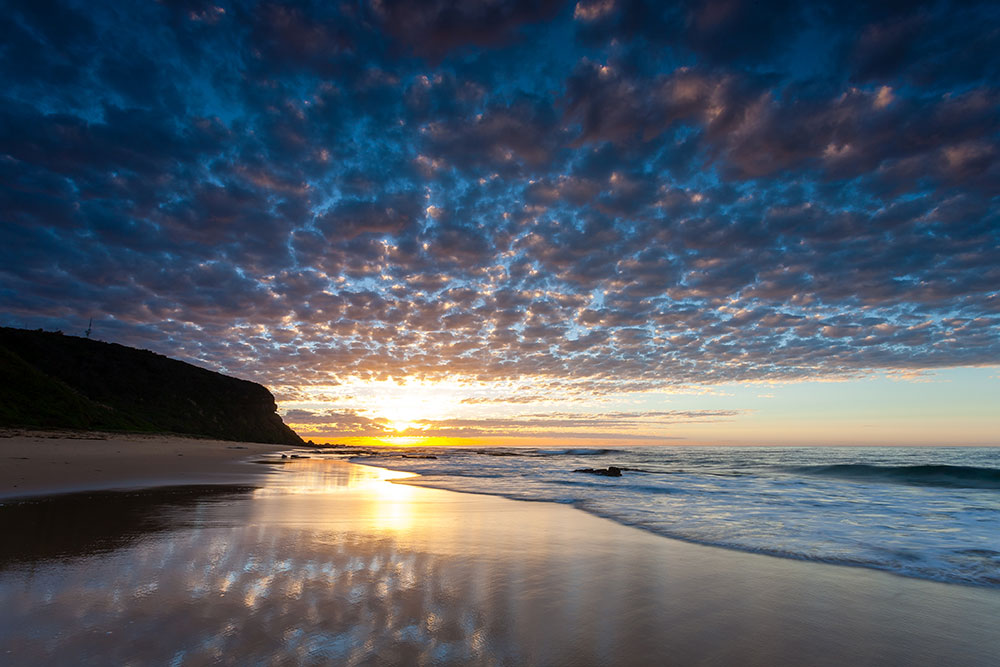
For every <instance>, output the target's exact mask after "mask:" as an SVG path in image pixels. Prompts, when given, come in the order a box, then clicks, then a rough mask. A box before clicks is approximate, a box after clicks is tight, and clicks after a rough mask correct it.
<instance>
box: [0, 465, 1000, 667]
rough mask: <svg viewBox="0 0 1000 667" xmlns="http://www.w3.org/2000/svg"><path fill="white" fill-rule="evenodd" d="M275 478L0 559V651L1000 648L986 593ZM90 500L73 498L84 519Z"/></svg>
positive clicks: (525, 509)
mask: <svg viewBox="0 0 1000 667" xmlns="http://www.w3.org/2000/svg"><path fill="white" fill-rule="evenodd" d="M258 467H259V468H264V469H271V468H270V467H267V466H258ZM275 470H276V472H275V473H274V474H271V475H264V476H262V477H260V478H259V479H260V481H261V482H262V483H263V486H261V487H260V488H258V489H257V490H255V491H253V492H250V493H246V492H244V493H241V494H228V495H227V494H216V495H214V496H204V497H199V498H197V499H196V500H194V501H190V500H184V501H183V502H178V501H176V500H174V499H172V498H170V497H161V496H162V494H156V493H153V494H152V495H150V496H149V501H148V502H149V505H148V507H147V509H146V513H147V514H148V515H149V516H151V517H155V518H156V529H155V530H153V531H151V530H147V529H145V528H143V526H144V524H145V523H146V522H144V520H143V513H142V510H141V502H142V494H136V495H134V496H133V505H132V507H131V508H130V509H129V514H128V516H129V517H130V521H128V522H121V523H120V524H119V528H120V532H121V533H122V534H121V535H118V536H115V537H114V539H111V537H110V536H107V535H105V536H104V541H103V544H105V545H108V544H110V545H111V546H110V547H107V548H104V549H102V550H101V551H99V552H95V551H93V550H92V547H90V546H88V545H87V544H81V545H80V546H79V549H78V551H77V552H72V551H67V552H66V553H64V554H63V556H62V557H60V558H55V559H53V558H36V559H35V560H34V561H33V562H31V563H26V562H24V561H23V560H22V561H16V564H15V565H12V566H7V567H5V566H4V565H3V564H0V597H2V599H3V600H4V605H3V606H2V608H0V655H6V656H7V657H8V659H12V660H13V661H14V664H38V663H46V664H66V663H69V662H77V661H79V660H81V659H89V660H99V661H100V662H103V663H106V664H125V663H128V662H130V661H139V662H146V663H157V664H166V663H170V662H171V661H174V662H179V663H181V664H205V663H210V662H216V661H222V662H234V663H246V662H248V661H249V662H255V661H257V662H269V661H275V662H279V663H289V664H331V663H332V664H359V663H371V662H379V663H384V664H426V663H435V664H581V665H588V664H602V665H605V664H608V665H614V664H662V663H664V661H666V662H672V663H676V664H692V663H698V664H705V663H711V664H757V665H765V664H768V665H769V664H813V665H815V664H830V665H843V664H935V663H937V664H944V663H948V664H964V665H976V664H990V662H991V661H992V660H993V659H994V656H995V655H997V654H1000V637H998V635H997V634H996V632H995V627H994V620H995V618H996V615H997V613H998V611H1000V600H998V595H997V592H996V591H994V590H989V589H979V588H972V587H963V586H951V585H944V584H937V583H934V582H928V581H920V580H915V579H904V578H901V577H896V576H892V575H889V574H886V573H882V572H875V571H868V570H860V569H854V568H843V567H833V566H827V565H822V564H817V563H805V562H798V561H791V560H784V559H777V558H771V557H767V556H758V555H752V554H745V553H737V552H732V551H726V550H723V549H717V548H711V547H701V546H697V545H692V544H687V543H682V542H677V541H674V540H669V539H665V538H662V537H658V536H655V535H652V534H649V533H646V532H643V531H640V530H637V529H634V528H630V527H626V526H622V525H619V524H616V523H612V522H610V521H606V520H604V519H600V518H597V517H594V516H591V515H589V514H586V513H584V512H580V511H578V510H576V509H574V508H572V507H568V506H565V505H558V504H551V503H525V502H518V501H512V500H506V499H502V498H496V497H492V496H483V495H471V494H460V493H454V492H450V491H443V490H437V489H428V488H422V487H417V486H413V485H407V484H396V483H393V482H392V480H393V479H395V478H397V477H400V476H402V475H405V473H396V472H390V471H386V470H382V469H379V468H372V467H368V466H359V465H352V464H348V463H343V462H339V461H324V460H318V459H306V460H301V459H298V460H292V461H291V462H290V463H288V464H286V465H283V466H280V467H278V468H276V469H275ZM105 501H106V499H105ZM105 501H101V502H105ZM88 502H92V501H88V500H87V498H86V497H85V496H84V497H81V498H79V499H76V500H74V502H73V504H74V506H75V507H76V508H77V515H79V514H80V513H83V514H86V513H87V511H88V510H87V507H88V506H87V503H88ZM14 505H15V509H16V506H17V504H16V503H15V504H14ZM10 507H11V506H10V505H8V509H9V508H10ZM93 509H94V510H97V509H98V505H96V504H95V505H93ZM78 518H79V516H76V518H73V517H70V520H72V521H75V520H77V519H78ZM50 520H51V521H53V522H55V523H53V524H52V525H50V526H49V529H52V530H59V529H60V527H59V525H58V517H50ZM22 525H25V524H24V523H22ZM43 599H44V600H45V604H41V603H40V601H41V600H43Z"/></svg>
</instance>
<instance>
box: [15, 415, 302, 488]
mask: <svg viewBox="0 0 1000 667" xmlns="http://www.w3.org/2000/svg"><path fill="white" fill-rule="evenodd" d="M296 449H299V448H297V447H294V446H289V445H276V444H270V443H259V442H234V441H228V440H213V439H207V438H197V437H191V436H182V435H173V434H155V433H151V434H146V433H105V432H96V431H45V430H37V431H35V430H13V429H9V430H5V431H2V432H0V462H2V463H0V500H13V499H19V498H30V497H37V496H53V495H61V494H65V493H75V492H80V491H112V490H125V489H142V488H156V487H164V486H189V485H201V484H205V485H227V484H229V485H240V484H243V485H252V484H257V483H259V482H260V481H261V480H262V478H263V476H265V475H268V474H271V473H273V469H272V467H271V466H264V465H254V464H253V463H252V459H253V458H254V457H260V456H263V455H266V454H277V453H280V452H283V451H292V450H296Z"/></svg>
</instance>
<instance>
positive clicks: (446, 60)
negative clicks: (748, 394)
mask: <svg viewBox="0 0 1000 667" xmlns="http://www.w3.org/2000/svg"><path fill="white" fill-rule="evenodd" d="M56 5H57V7H56V9H54V10H53V11H41V10H39V9H38V7H36V6H35V5H31V4H30V3H29V4H24V3H20V4H16V5H14V6H12V7H11V8H10V11H9V12H7V13H6V14H5V16H4V17H2V19H0V21H2V27H0V29H2V30H3V34H4V36H5V40H4V44H5V48H4V49H3V50H2V51H0V71H2V72H3V75H4V80H5V81H6V82H8V85H7V86H6V88H5V90H4V91H3V100H2V101H3V104H2V105H0V182H2V186H0V211H2V216H3V217H2V224H0V320H2V323H3V324H7V325H16V326H26V327H31V328H37V327H47V328H51V329H62V330H64V331H82V330H83V329H84V328H85V324H86V322H87V321H88V320H89V318H90V317H94V320H95V324H94V331H95V335H96V336H97V337H99V338H104V339H108V340H114V341H118V342H122V343H126V344H133V345H139V346H141V347H146V348H150V349H154V350H156V351H158V352H161V353H164V354H169V355H173V356H180V357H182V358H185V359H190V360H194V361H197V362H198V363H201V364H203V365H206V366H209V367H213V368H218V369H223V370H226V371H227V372H230V373H235V374H238V375H241V376H244V377H248V378H253V379H257V380H260V381H263V382H265V383H267V384H270V385H276V386H285V387H293V386H298V385H312V384H315V385H320V384H324V383H325V384H336V383H338V382H346V381H348V380H350V379H360V380H365V379H387V378H390V377H391V378H402V377H412V378H421V379H427V380H433V379H451V378H458V379H460V380H466V381H469V382H483V383H490V382H514V381H517V382H523V383H524V386H529V385H530V387H531V389H530V390H529V391H526V392H525V396H539V397H559V398H563V399H564V398H566V397H575V396H585V395H590V396H611V395H620V394H622V393H627V392H641V391H650V390H655V389H664V388H676V387H683V386H708V385H712V384H718V383H728V382H742V381H792V380H799V379H804V378H843V377H854V376H857V375H861V374H865V373H872V372H881V371H890V372H899V373H908V372H911V371H919V370H920V369H933V368H940V367H948V366H957V365H988V364H995V363H997V362H998V360H1000V335H998V332H1000V294H998V292H997V285H1000V269H998V267H1000V250H998V249H1000V217H998V211H997V204H996V201H997V200H996V196H997V194H998V192H997V184H998V183H1000V160H998V157H1000V149H998V140H1000V124H998V118H1000V115H998V114H997V113H996V111H997V107H998V105H1000V97H998V92H997V91H998V82H1000V74H998V69H997V62H998V61H997V57H996V56H995V55H994V54H997V53H1000V49H997V48H991V47H992V46H994V45H995V42H996V39H997V31H996V30H995V29H994V28H993V27H992V26H993V25H996V21H995V20H992V19H993V18H995V15H996V8H995V7H994V6H992V5H991V4H990V3H963V4H961V5H957V4H956V5H952V4H950V3H943V4H942V3H916V4H912V5H907V6H902V5H884V6H879V7H875V6H865V7H861V6H858V7H852V8H848V9H844V10H843V11H837V12H831V11H830V8H831V6H832V5H829V4H827V3H806V4H805V5H802V4H794V5H793V4H790V3H785V2H775V3H767V4H766V5H765V6H761V5H759V4H753V3H746V2H709V1H705V2H685V3H672V4H669V5H664V4H662V3H645V2H627V1H625V0H616V1H615V2H580V3H565V4H559V3H552V4H546V3H543V4H541V5H538V4H537V3H519V2H491V3H485V4H482V3H480V4H473V5H470V4H464V3H449V2H437V3H430V4H427V5H420V6H416V5H412V4H400V3H390V2H379V3H367V4H362V5H356V4H351V3H347V4H340V5H329V4H328V3H294V4H291V3H280V2H262V3H256V2H226V3H219V4H218V5H216V4H212V3H198V2H194V3H192V2H182V3H148V4H143V5H137V6H135V7H129V8H128V9H126V10H122V9H121V8H116V9H115V11H108V6H106V5H104V4H101V3H97V4H96V5H94V4H86V5H84V4H82V3H78V2H70V1H68V0H67V1H64V2H58V3H56ZM529 5H530V6H529ZM838 7H839V5H838ZM151 26H155V27H156V29H155V30H154V29H153V28H152V27H151ZM964 45H971V46H970V48H969V49H963V48H961V47H963V46H964ZM972 52H974V56H970V55H968V53H972ZM508 394H510V395H507V394H501V393H499V392H498V395H497V396H496V397H494V399H490V400H494V401H495V402H494V404H495V405H500V404H502V403H509V404H511V405H517V404H518V402H519V400H520V399H519V398H518V396H517V395H514V394H513V393H511V392H508ZM466 398H467V399H468V400H469V401H470V403H469V404H470V405H471V404H472V403H471V401H485V400H487V399H486V398H483V397H481V396H479V395H477V396H475V397H466ZM324 418H325V417H324ZM336 420H345V421H343V426H342V429H343V430H345V431H350V430H352V429H353V431H352V432H354V431H356V432H364V433H381V432H385V431H386V429H387V428H388V425H387V424H384V423H369V422H364V421H358V418H357V416H350V415H346V414H340V415H339V416H336V415H335V416H334V422H329V423H335V422H336ZM352 420H353V421H352ZM324 423H326V422H324ZM336 423H340V422H336ZM431 426H433V427H434V428H440V429H452V431H456V430H461V429H480V430H482V429H489V428H495V429H499V430H502V429H503V428H514V425H512V424H507V425H506V426H505V425H503V424H500V423H497V424H494V425H492V426H491V425H489V424H478V425H473V424H451V425H445V424H433V425H429V426H428V427H429V428H430V427H431ZM522 426H523V425H522ZM524 427H525V428H526V426H524ZM338 428H340V427H338ZM566 428H570V427H568V426H567V427H566ZM581 428H582V427H581Z"/></svg>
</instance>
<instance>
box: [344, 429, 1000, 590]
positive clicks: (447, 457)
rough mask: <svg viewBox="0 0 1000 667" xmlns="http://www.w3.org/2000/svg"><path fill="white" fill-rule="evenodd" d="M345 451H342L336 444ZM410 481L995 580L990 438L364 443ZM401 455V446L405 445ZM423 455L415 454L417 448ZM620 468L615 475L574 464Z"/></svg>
mask: <svg viewBox="0 0 1000 667" xmlns="http://www.w3.org/2000/svg"><path fill="white" fill-rule="evenodd" d="M351 453H352V452H350V451H344V452H343V453H342V454H341V455H342V456H349V455H350V454H351ZM353 453H356V454H362V456H359V457H355V458H351V460H353V461H355V462H358V463H366V464H369V465H377V466H382V467H386V468H391V469H393V470H403V471H407V472H414V473H418V474H419V475H420V477H415V478H411V479H408V480H406V483H411V484H419V485H422V486H432V487H436V488H442V489H450V490H454V491H462V492H467V493H486V494H492V495H499V496H504V497H508V498H514V499H517V500H532V501H550V502H559V503H572V504H574V505H575V506H577V507H579V508H581V509H583V510H586V511H588V512H591V513H594V514H597V515H599V516H602V517H606V518H609V519H612V520H615V521H618V522H620V523H624V524H628V525H633V526H638V527H641V528H645V529H647V530H651V531H654V532H657V533H659V534H662V535H665V536H669V537H674V538H679V539H684V540H688V541H693V542H698V543H702V544H709V545H716V546H723V547H728V548H734V549H741V550H746V551H753V552H758V553H766V554H771V555H775V556H782V557H789V558H799V559H805V560H814V561H822V562H829V563H838V564H843V565H855V566H864V567H871V568H877V569H882V570H888V571H891V572H895V573H898V574H903V575H907V576H915V577H921V578H927V579H936V580H939V581H945V582H952V583H965V584H976V585H983V586H997V587H1000V490H998V489H997V488H995V487H996V484H994V482H993V480H994V479H996V475H997V474H1000V473H998V472H997V470H998V466H997V462H998V461H1000V453H998V450H996V449H990V448H881V449H879V448H872V449H858V448H766V449H759V448H753V449H737V448H695V447H690V448H683V447H670V448H667V447H641V448H628V449H625V448H622V449H616V448H552V449H540V448H534V449H533V448H514V447H510V448H495V449H454V448H424V449H408V450H406V452H405V453H401V452H400V451H399V450H398V449H390V448H386V449H368V450H365V451H363V452H359V451H354V452H353ZM404 454H405V456H407V457H408V458H401V456H403V455H404ZM416 457H419V458H416ZM595 466H596V469H602V468H606V467H607V466H615V467H618V468H620V469H621V470H622V471H623V472H622V476H621V477H606V476H602V475H597V474H588V473H585V472H574V471H576V470H580V469H591V470H593V469H595Z"/></svg>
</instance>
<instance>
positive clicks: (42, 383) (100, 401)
mask: <svg viewBox="0 0 1000 667" xmlns="http://www.w3.org/2000/svg"><path fill="white" fill-rule="evenodd" d="M276 409H277V406H276V405H275V403H274V396H272V395H271V392H269V391H268V390H267V389H265V388H264V387H262V386H261V385H259V384H257V383H255V382H248V381H246V380H238V379H236V378H232V377H228V376H226V375H221V374H219V373H214V372H212V371H209V370H205V369H203V368H198V367H197V366H192V365H191V364H187V363H184V362H183V361H177V360H175V359H169V358H167V357H164V356H161V355H159V354H155V353H153V352H149V351H147V350H137V349H135V348H131V347H125V346H124V345H118V344H115V343H101V342H98V341H93V340H87V339H85V338H77V337H75V336H64V335H62V334H59V333H49V332H44V331H26V330H24V329H10V328H6V327H0V425H3V426H34V427H44V428H78V429H93V430H97V429H108V430H125V431H164V432H173V433H185V434H191V435H201V436H208V437H212V438H219V439H222V440H244V441H247V442H273V443H279V444H289V445H299V444H302V440H301V438H299V437H298V436H297V435H296V434H295V432H294V431H292V429H290V428H288V426H286V425H285V424H284V422H282V421H281V417H279V416H278V414H277V412H276Z"/></svg>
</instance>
